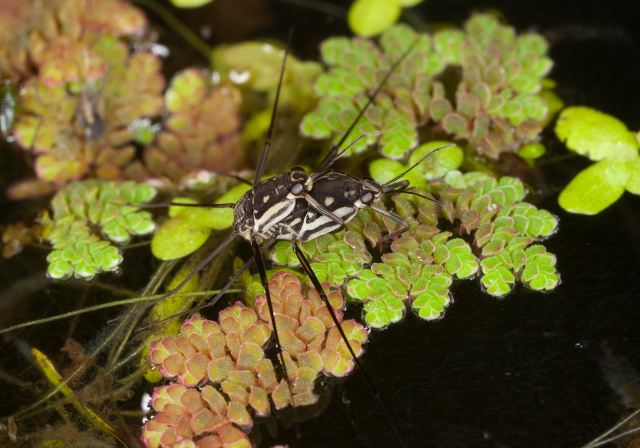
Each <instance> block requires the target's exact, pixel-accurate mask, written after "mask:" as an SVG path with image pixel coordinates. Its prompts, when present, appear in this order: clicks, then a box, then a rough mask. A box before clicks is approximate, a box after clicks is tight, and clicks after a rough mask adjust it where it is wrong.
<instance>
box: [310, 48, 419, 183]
mask: <svg viewBox="0 0 640 448" xmlns="http://www.w3.org/2000/svg"><path fill="white" fill-rule="evenodd" d="M417 43H418V39H417V38H416V39H414V40H413V42H411V45H409V47H408V48H407V49H406V50H405V52H404V53H402V55H401V56H400V57H399V58H398V60H397V61H395V62H394V63H393V65H391V68H390V69H389V70H388V71H387V73H386V74H385V75H384V78H382V81H381V82H380V84H378V86H377V87H376V90H374V91H373V93H372V94H371V95H370V96H369V99H367V102H366V103H365V105H364V107H363V108H362V109H360V111H359V112H358V115H357V116H356V118H355V119H354V120H353V121H352V122H351V125H350V126H349V127H348V128H347V131H346V132H345V133H344V135H343V136H342V137H341V138H340V140H339V141H338V143H337V144H335V145H332V146H331V150H330V151H329V154H327V156H326V157H325V159H324V160H323V161H322V163H320V166H318V167H317V168H316V169H315V170H314V172H316V173H317V172H319V171H324V170H326V169H327V168H329V167H330V166H331V165H333V163H334V162H335V161H336V160H338V159H339V158H340V157H342V156H343V155H344V154H345V153H346V152H347V151H348V150H349V149H350V148H351V147H352V146H354V145H355V144H356V143H357V142H358V141H360V139H361V138H363V137H366V136H369V135H374V133H373V132H372V133H368V134H363V135H361V136H360V137H358V138H357V139H356V141H354V142H353V143H351V144H350V145H349V146H347V147H346V148H344V149H342V150H340V147H341V146H342V145H343V144H344V142H345V141H346V140H347V138H349V135H350V134H351V131H353V130H354V129H355V127H356V125H357V124H358V122H359V121H360V119H361V118H362V116H363V115H364V113H365V112H366V111H367V109H369V107H370V106H371V105H372V104H373V102H374V101H375V99H376V97H377V96H378V94H379V93H380V92H381V91H382V89H383V88H384V86H385V84H386V83H387V81H388V80H389V78H391V75H393V72H395V70H396V68H398V66H399V65H400V64H401V63H402V61H404V60H405V59H406V58H407V56H409V53H411V52H412V51H413V49H414V48H415V46H416V44H417ZM378 133H380V132H379V131H378Z"/></svg>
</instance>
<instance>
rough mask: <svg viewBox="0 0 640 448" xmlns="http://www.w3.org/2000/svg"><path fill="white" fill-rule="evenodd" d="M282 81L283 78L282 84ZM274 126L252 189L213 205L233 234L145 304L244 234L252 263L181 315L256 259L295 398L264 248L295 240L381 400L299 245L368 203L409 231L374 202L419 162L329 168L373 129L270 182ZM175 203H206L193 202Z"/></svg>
mask: <svg viewBox="0 0 640 448" xmlns="http://www.w3.org/2000/svg"><path fill="white" fill-rule="evenodd" d="M410 51H411V48H409V50H408V51H407V53H405V55H404V56H403V57H401V58H400V60H398V61H397V62H396V63H395V64H394V65H393V67H392V68H391V70H390V71H389V72H388V74H387V76H386V77H385V79H384V80H383V83H382V84H384V82H386V79H388V77H389V76H390V75H391V73H392V72H393V71H394V70H395V68H396V67H397V65H398V64H399V62H400V61H401V60H402V59H403V58H404V57H406V55H407V54H408V53H409V52H410ZM285 59H286V53H285ZM284 63H285V62H284V60H283V69H282V70H284ZM281 73H282V72H281ZM281 82H282V77H281V80H280V83H281ZM382 84H381V85H380V86H379V87H378V89H377V90H376V92H374V94H373V95H372V96H371V97H370V99H369V101H368V103H367V105H365V107H364V108H363V109H362V110H361V112H360V115H359V116H358V118H357V119H356V120H355V121H354V123H353V125H352V127H353V126H355V124H356V123H357V121H358V119H359V118H360V116H362V114H364V111H365V110H366V108H367V107H368V106H369V105H370V104H371V103H372V101H373V99H374V98H375V95H376V94H377V93H378V92H379V91H380V89H381V88H382ZM279 90H280V85H279V86H278V92H279ZM277 98H278V95H276V102H275V104H274V109H273V110H274V112H273V116H275V111H276V109H277ZM273 116H272V117H273ZM273 127H274V118H272V122H271V125H270V127H269V131H268V133H267V141H266V142H265V147H264V150H263V153H262V156H261V160H260V163H259V165H258V169H257V170H256V174H255V179H254V183H253V187H252V188H251V189H250V190H249V191H247V192H246V193H245V194H244V196H242V198H241V199H240V200H239V201H238V202H237V203H235V204H217V205H214V206H213V207H229V208H233V209H234V222H233V230H232V232H231V234H230V235H229V236H228V237H227V238H226V239H225V240H224V241H223V242H222V243H221V244H220V246H218V247H217V248H216V249H215V250H214V251H213V252H212V253H211V254H210V255H209V256H208V257H206V259H205V260H203V261H202V263H201V264H200V265H199V266H198V267H196V269H195V270H194V271H193V272H192V273H191V274H189V275H188V276H187V277H186V278H185V279H184V280H183V281H182V282H181V283H180V284H179V285H178V286H177V287H176V288H174V289H173V290H171V291H169V292H168V293H167V294H165V295H164V296H162V297H160V298H159V299H156V300H154V301H153V302H150V303H148V304H146V305H145V308H146V307H147V306H150V305H152V304H154V303H156V302H158V301H160V300H162V299H164V298H166V297H169V296H171V295H173V294H175V293H176V292H177V291H179V290H180V289H181V288H182V287H183V286H184V285H185V284H186V283H187V282H188V281H189V280H191V278H193V276H194V275H195V274H196V273H197V272H198V271H199V270H201V269H202V268H203V267H204V266H205V265H206V264H208V263H209V262H210V261H211V260H213V259H214V258H215V257H217V256H218V255H219V254H220V253H221V251H222V250H223V249H224V248H225V247H226V246H228V245H229V244H230V243H231V241H233V240H234V239H235V238H236V237H237V236H241V237H243V238H244V239H245V240H247V241H248V242H249V243H250V245H251V249H252V253H253V256H252V258H251V259H250V260H249V261H247V263H245V265H244V266H243V267H242V268H241V269H240V270H239V271H238V272H237V273H236V274H235V276H234V277H233V278H232V279H231V281H230V282H229V283H228V284H227V285H226V286H225V287H224V288H223V289H222V290H221V291H220V293H219V294H218V295H217V296H216V297H214V298H213V299H212V300H211V301H210V302H209V303H207V304H205V305H203V306H200V307H197V308H195V309H191V310H189V311H187V312H184V313H181V314H186V313H190V312H193V311H195V310H197V309H202V308H205V307H208V306H212V305H213V304H215V303H216V302H217V300H218V299H219V298H220V297H221V296H222V294H223V293H224V292H225V291H226V290H227V289H228V288H229V287H230V285H231V284H233V282H234V281H235V280H236V279H237V278H238V277H239V276H240V274H241V273H242V272H244V271H245V270H246V269H248V268H249V267H250V266H251V265H252V264H253V263H255V264H256V267H257V268H258V273H259V275H260V279H261V283H262V286H263V287H264V290H265V294H266V299H267V300H266V301H267V305H268V308H269V315H270V320H271V325H272V329H273V334H274V336H275V339H276V344H277V348H278V357H279V358H280V365H281V368H282V369H283V370H284V372H283V373H284V377H285V380H286V382H287V386H288V388H289V392H290V395H291V396H292V394H291V391H292V386H291V385H290V383H289V375H288V372H287V367H286V363H285V362H284V356H283V352H282V349H281V345H280V341H279V336H278V329H277V328H276V319H275V313H274V310H273V306H272V303H271V297H270V291H269V285H268V279H267V273H266V268H265V265H264V261H263V258H262V252H263V251H264V250H266V248H268V247H269V246H270V245H271V244H273V242H275V240H289V241H291V244H292V248H293V251H294V253H295V254H296V256H297V257H298V259H299V261H300V264H301V265H302V267H303V269H304V270H305V272H306V274H307V275H308V277H309V278H310V280H311V282H312V284H313V286H314V288H315V289H316V290H317V291H318V293H319V295H320V297H321V298H322V300H323V301H324V303H325V305H326V306H327V309H328V311H329V313H330V315H331V317H332V320H333V321H334V323H335V325H336V326H337V329H338V331H339V332H340V334H341V337H342V339H343V341H344V342H345V344H346V346H347V348H348V350H349V352H350V354H351V356H352V359H353V361H354V362H355V364H356V365H357V367H358V368H359V369H360V370H361V371H362V372H363V374H364V377H365V379H366V381H367V383H368V384H369V386H370V388H371V390H372V392H373V393H374V395H375V396H376V398H377V399H378V400H380V397H379V395H378V392H377V389H376V387H375V386H374V384H373V382H372V381H371V380H370V379H369V377H368V375H367V374H366V372H365V371H364V369H363V368H362V365H361V364H360V361H359V360H358V358H357V355H356V353H355V351H354V350H353V348H352V347H351V344H350V343H349V340H348V338H347V336H346V334H345V333H344V330H343V329H342V326H341V324H340V322H339V320H338V318H337V316H336V312H335V310H334V309H333V307H332V305H331V304H330V302H329V300H328V298H327V296H326V294H325V292H324V290H323V288H322V286H321V285H320V282H319V280H318V278H317V276H316V275H315V273H314V272H313V269H312V268H311V265H310V263H309V261H308V260H307V259H306V257H305V255H304V254H303V252H302V251H301V250H300V248H299V245H298V243H299V242H305V241H310V240H312V239H314V238H317V237H319V236H322V235H324V234H327V233H333V232H336V231H338V230H341V229H343V228H344V226H345V225H346V223H348V222H349V221H350V220H351V219H352V218H353V217H354V216H355V215H356V213H357V211H358V210H359V209H362V208H366V207H370V208H372V209H373V210H375V211H377V212H379V213H382V214H384V215H385V216H387V217H389V218H391V219H393V220H395V221H396V222H398V223H399V224H400V225H401V226H402V228H401V229H400V230H398V231H396V232H393V233H391V234H390V235H387V238H393V237H395V236H397V235H399V234H401V233H403V232H404V231H406V230H408V228H409V225H408V224H407V223H406V222H405V221H403V220H402V219H401V218H400V217H398V216H396V215H394V214H393V213H390V212H387V211H386V210H384V209H381V208H378V207H376V206H375V205H374V204H375V203H376V202H377V201H380V200H381V199H382V198H383V197H384V195H385V194H386V193H389V192H401V191H405V190H403V189H404V188H406V187H407V186H408V184H409V182H408V181H400V182H396V181H398V180H399V179H400V178H401V177H403V176H404V175H405V174H406V173H407V172H408V171H410V170H411V169H413V168H414V167H415V166H416V165H417V164H416V165H414V166H412V167H411V168H409V170H407V171H406V172H405V173H403V174H401V175H400V176H397V177H396V178H394V179H392V180H391V181H389V182H386V183H384V184H380V183H378V182H376V181H375V180H373V179H370V178H362V179H360V178H356V177H354V176H350V175H348V174H345V173H342V172H339V171H325V170H327V169H329V168H330V167H331V165H332V164H333V163H334V162H335V161H336V160H337V159H338V158H339V157H340V156H341V155H342V154H344V153H345V152H346V151H347V150H348V149H349V148H350V147H351V146H353V145H355V144H356V143H357V142H358V141H359V140H360V139H362V138H364V137H366V136H370V135H377V134H379V132H372V133H369V134H364V135H362V136H360V137H359V138H358V139H356V140H355V141H354V142H353V143H351V144H350V145H349V146H348V147H346V148H345V149H343V150H341V151H340V152H338V151H337V150H336V151H335V152H334V153H331V154H330V155H329V156H328V157H327V158H326V159H325V161H324V162H323V163H321V164H320V166H319V168H318V169H317V170H316V171H314V172H312V173H311V174H308V173H306V172H305V170H304V169H302V168H299V167H295V168H293V169H292V170H291V171H289V172H285V173H281V174H278V175H276V176H274V177H271V178H268V179H266V180H260V178H261V176H262V168H263V167H264V162H265V160H266V156H267V153H268V150H269V146H270V139H271V135H272V132H273ZM350 131H351V129H350V130H348V131H347V132H346V134H345V135H349V133H350ZM439 149H442V148H439ZM423 160H424V159H423ZM421 161H422V160H421ZM421 161H420V162H421ZM420 162H418V163H420ZM172 205H184V206H203V205H194V204H172ZM265 241H266V242H265ZM260 244H262V246H260ZM137 311H139V309H138V310H136V311H134V312H137ZM129 314H131V313H129ZM124 316H126V314H125V315H123V316H120V317H124ZM173 317H175V316H171V317H170V318H173ZM165 320H166V319H165ZM382 408H383V410H384V411H385V412H387V411H386V408H385V406H384V404H383V403H382ZM294 412H295V407H294ZM388 420H389V422H392V419H391V418H390V417H389V419H388ZM391 426H392V429H393V430H394V432H395V433H396V435H397V439H398V440H399V441H400V445H404V444H403V443H402V437H401V436H400V435H399V433H398V431H397V429H396V428H395V426H394V425H393V423H391Z"/></svg>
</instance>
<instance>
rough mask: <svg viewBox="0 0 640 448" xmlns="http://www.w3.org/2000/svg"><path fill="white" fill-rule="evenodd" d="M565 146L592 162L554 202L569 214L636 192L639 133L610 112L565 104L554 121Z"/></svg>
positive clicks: (594, 208) (602, 206)
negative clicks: (566, 105) (630, 129)
mask: <svg viewBox="0 0 640 448" xmlns="http://www.w3.org/2000/svg"><path fill="white" fill-rule="evenodd" d="M555 131H556V135H557V136H558V138H559V139H560V140H562V141H564V142H565V143H566V145H567V147H568V148H569V149H570V150H572V151H575V152H577V153H578V154H580V155H583V156H586V157H588V158H589V159H591V160H592V161H594V162H596V163H594V164H593V165H591V166H590V167H588V168H587V169H585V170H584V171H582V172H580V173H578V175H577V176H576V177H575V178H574V179H573V180H572V181H571V182H570V183H569V185H567V186H566V187H565V189H564V190H563V191H562V193H560V197H559V198H558V202H559V203H560V206H561V207H562V208H564V209H565V210H567V211H569V212H572V213H582V214H585V215H594V214H597V213H600V212H601V211H602V210H604V209H605V208H607V207H609V206H610V205H611V204H613V203H614V202H615V201H617V200H618V199H619V198H620V196H622V193H624V192H625V190H626V191H628V192H630V193H633V194H640V156H639V154H638V148H639V147H640V145H639V144H638V142H639V135H640V134H637V133H635V132H631V131H629V129H627V127H626V126H625V124H624V123H622V122H621V121H620V120H618V119H617V118H615V117H612V116H611V115H607V114H604V113H602V112H598V111H596V110H594V109H591V108H588V107H584V106H574V107H568V108H566V109H565V110H563V111H562V113H561V114H560V116H559V117H558V122H557V124H556V128H555Z"/></svg>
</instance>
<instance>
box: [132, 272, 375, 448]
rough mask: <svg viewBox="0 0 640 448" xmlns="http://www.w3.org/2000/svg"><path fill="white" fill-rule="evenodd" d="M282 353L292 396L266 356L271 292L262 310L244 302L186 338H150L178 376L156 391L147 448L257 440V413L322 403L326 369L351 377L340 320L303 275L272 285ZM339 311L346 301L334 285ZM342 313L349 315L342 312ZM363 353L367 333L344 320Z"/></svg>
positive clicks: (259, 302)
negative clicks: (318, 385) (319, 388)
mask: <svg viewBox="0 0 640 448" xmlns="http://www.w3.org/2000/svg"><path fill="white" fill-rule="evenodd" d="M269 289H270V291H271V294H272V299H273V306H274V309H275V312H276V320H277V325H278V328H279V331H280V341H281V343H282V350H283V356H284V359H285V363H286V364H287V372H288V374H289V380H290V382H291V384H292V386H293V388H292V393H293V397H292V396H291V395H290V394H289V389H288V386H287V383H286V382H285V380H283V379H281V380H278V379H277V376H276V368H275V366H274V364H273V362H272V361H271V360H270V359H269V358H268V357H266V355H265V351H266V350H267V347H266V346H267V342H268V340H269V338H270V336H271V331H272V329H271V323H270V318H269V313H268V310H267V304H266V299H265V296H264V294H263V295H262V296H260V297H258V298H257V299H256V306H255V311H254V309H252V308H247V307H246V306H245V305H243V304H242V303H240V302H238V303H236V304H235V305H233V306H231V307H229V308H226V309H224V310H222V311H220V314H219V317H218V321H217V322H216V321H211V320H206V319H203V318H201V317H199V316H194V317H191V318H189V319H187V320H186V321H185V322H184V324H183V325H182V328H181V330H180V334H179V336H167V337H164V338H162V339H160V340H157V341H155V342H153V343H152V344H151V351H150V359H151V362H152V363H153V364H155V365H156V366H157V367H158V369H159V371H160V373H161V374H162V375H163V376H164V377H166V378H169V379H172V380H174V382H172V383H170V384H169V385H168V386H160V387H157V388H156V389H155V390H154V393H153V396H152V398H151V404H152V407H153V408H154V410H155V411H156V412H157V413H156V415H155V418H154V419H153V420H149V421H148V422H147V423H146V424H145V426H144V428H143V431H142V441H143V442H144V443H145V446H147V447H149V448H155V447H158V446H174V444H175V443H177V442H178V441H183V442H184V441H188V440H191V441H192V442H193V441H195V440H197V441H198V446H208V445H206V444H205V442H206V441H207V440H209V441H210V442H211V443H213V441H214V440H218V441H220V442H221V443H222V444H223V446H229V447H249V446H251V444H250V442H249V438H248V437H247V435H246V433H245V432H247V431H249V430H250V429H251V427H252V426H253V424H254V422H253V419H254V418H256V417H261V416H262V417H264V416H266V415H268V414H269V413H270V412H271V406H272V405H271V403H273V405H275V407H276V409H283V408H285V407H287V406H289V405H290V404H291V402H292V401H293V402H294V403H295V404H296V406H304V405H311V404H314V403H316V402H317V401H318V396H317V395H316V394H315V392H314V389H315V382H316V378H317V377H318V375H320V374H324V375H333V376H344V375H347V374H348V373H349V372H350V371H351V370H352V369H353V366H354V361H353V359H352V358H351V355H350V353H349V351H348V350H347V348H346V345H345V344H344V342H343V341H342V339H341V338H340V333H339V332H338V330H337V328H336V326H335V323H334V322H333V320H332V318H331V315H330V314H329V312H328V310H327V308H326V306H325V305H324V303H323V302H322V300H321V299H320V296H319V295H318V293H317V292H316V291H315V290H311V291H308V292H306V288H305V290H303V288H302V285H301V283H300V280H299V279H298V278H297V277H296V276H295V275H292V274H287V273H284V272H281V273H278V274H276V275H275V276H274V277H273V279H272V280H271V282H270V283H269ZM327 293H328V297H329V300H330V301H331V303H332V305H333V306H334V307H336V308H337V309H338V310H339V309H341V308H342V306H343V303H344V300H343V299H342V297H341V296H340V294H339V293H338V292H337V291H328V292H327ZM337 314H338V319H339V320H342V314H341V312H340V311H338V313H337ZM342 325H343V328H344V330H345V333H346V334H347V335H348V337H349V342H350V344H351V346H352V347H353V348H354V350H355V351H356V353H358V354H360V353H362V345H363V344H364V343H366V341H367V338H368V334H367V331H366V330H365V328H364V327H363V326H362V325H361V324H359V323H357V322H355V321H353V320H347V321H344V322H342Z"/></svg>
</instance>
